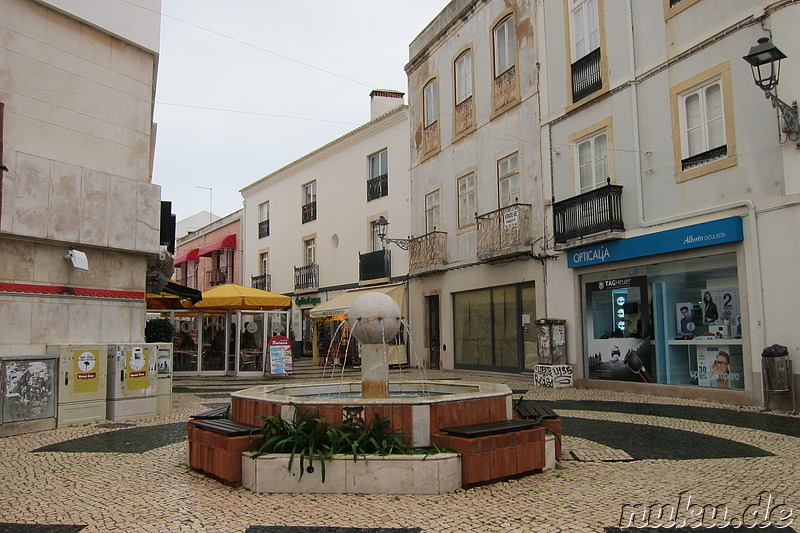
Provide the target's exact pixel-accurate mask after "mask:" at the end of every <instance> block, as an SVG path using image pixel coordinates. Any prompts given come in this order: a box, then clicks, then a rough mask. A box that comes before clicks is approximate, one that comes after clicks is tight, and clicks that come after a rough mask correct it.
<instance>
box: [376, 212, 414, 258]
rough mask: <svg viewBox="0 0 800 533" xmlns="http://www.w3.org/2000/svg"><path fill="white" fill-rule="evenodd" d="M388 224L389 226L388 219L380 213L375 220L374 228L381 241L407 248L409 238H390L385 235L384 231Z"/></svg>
mask: <svg viewBox="0 0 800 533" xmlns="http://www.w3.org/2000/svg"><path fill="white" fill-rule="evenodd" d="M388 226H389V221H388V220H386V217H384V216H383V215H381V216H380V218H378V220H376V221H375V228H376V231H377V232H378V237H380V238H381V242H384V243H386V244H391V243H394V244H396V245H397V246H398V247H399V248H402V249H403V250H408V242H409V239H390V238H388V237H387V236H386V231H387V230H388V229H389V227H388Z"/></svg>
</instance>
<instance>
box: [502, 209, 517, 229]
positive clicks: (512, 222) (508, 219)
mask: <svg viewBox="0 0 800 533" xmlns="http://www.w3.org/2000/svg"><path fill="white" fill-rule="evenodd" d="M503 226H504V227H505V228H506V229H512V228H516V227H517V226H519V209H514V210H513V211H509V212H508V213H503Z"/></svg>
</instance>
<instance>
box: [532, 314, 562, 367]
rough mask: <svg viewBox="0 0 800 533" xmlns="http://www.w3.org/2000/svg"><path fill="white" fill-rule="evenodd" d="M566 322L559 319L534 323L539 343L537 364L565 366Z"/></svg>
mask: <svg viewBox="0 0 800 533" xmlns="http://www.w3.org/2000/svg"><path fill="white" fill-rule="evenodd" d="M566 324H567V321H566V320H563V319H560V318H540V319H538V320H537V321H536V334H537V338H538V341H539V364H542V365H566V364H567V341H566Z"/></svg>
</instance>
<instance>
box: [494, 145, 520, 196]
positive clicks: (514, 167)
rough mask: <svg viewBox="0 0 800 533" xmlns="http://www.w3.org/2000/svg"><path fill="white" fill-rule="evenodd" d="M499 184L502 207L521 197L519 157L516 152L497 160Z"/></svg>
mask: <svg viewBox="0 0 800 533" xmlns="http://www.w3.org/2000/svg"><path fill="white" fill-rule="evenodd" d="M497 181H498V183H497V185H498V192H499V195H500V207H501V208H503V207H507V206H509V205H511V204H515V203H517V200H518V199H519V157H518V154H516V153H514V154H512V155H510V156H508V157H504V158H503V159H501V160H500V161H498V162H497Z"/></svg>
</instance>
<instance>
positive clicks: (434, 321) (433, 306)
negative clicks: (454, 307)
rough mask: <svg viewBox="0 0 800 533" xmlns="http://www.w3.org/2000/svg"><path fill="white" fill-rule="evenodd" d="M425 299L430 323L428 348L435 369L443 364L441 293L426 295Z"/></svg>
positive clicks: (431, 363)
mask: <svg viewBox="0 0 800 533" xmlns="http://www.w3.org/2000/svg"><path fill="white" fill-rule="evenodd" d="M425 301H426V303H427V305H426V307H427V309H428V323H427V327H426V330H427V332H428V339H427V340H428V342H427V344H428V349H429V353H430V366H431V368H433V369H434V370H438V369H439V366H440V365H441V357H440V356H441V353H440V350H441V346H442V334H441V326H440V325H441V321H440V318H441V317H440V316H439V295H438V294H434V295H432V296H426V297H425Z"/></svg>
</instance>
